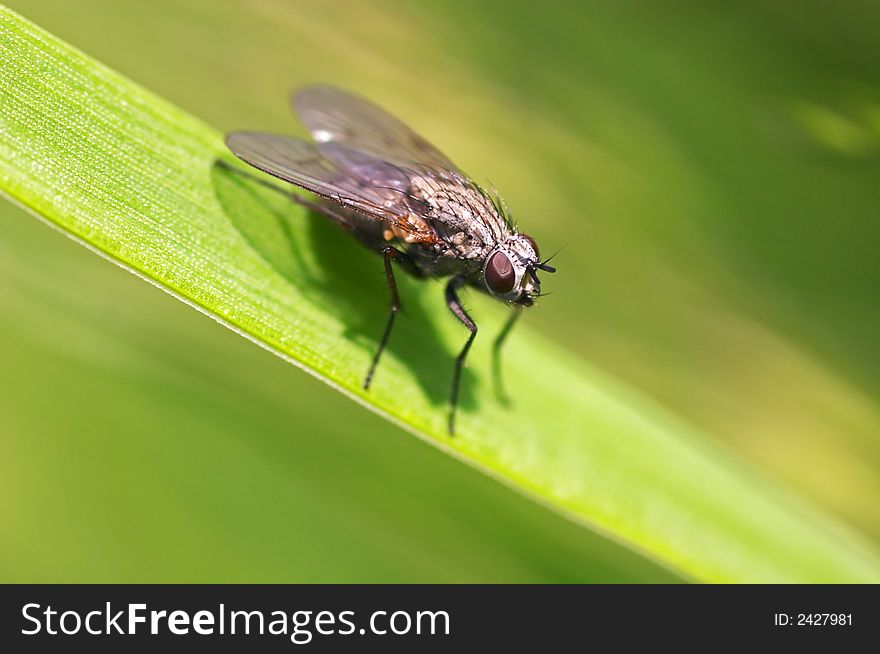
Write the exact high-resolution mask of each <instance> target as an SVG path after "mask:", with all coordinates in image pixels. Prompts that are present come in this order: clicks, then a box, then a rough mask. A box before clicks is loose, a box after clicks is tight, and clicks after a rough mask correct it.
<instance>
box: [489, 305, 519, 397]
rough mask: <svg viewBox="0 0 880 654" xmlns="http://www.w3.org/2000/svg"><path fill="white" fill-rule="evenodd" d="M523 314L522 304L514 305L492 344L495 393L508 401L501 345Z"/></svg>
mask: <svg viewBox="0 0 880 654" xmlns="http://www.w3.org/2000/svg"><path fill="white" fill-rule="evenodd" d="M521 314H522V306H520V305H516V306H514V307H513V311H512V312H511V314H510V317H509V318H508V319H507V322H505V323H504V327H502V328H501V331H500V332H498V336H496V337H495V342H494V343H493V344H492V379H493V381H494V383H495V394H496V395H497V396H498V397H499V399H500V400H501V401H502V402H508V401H509V399H508V397H507V393H505V392H504V384H503V383H502V382H503V380H502V378H501V346H502V345H504V342H505V341H506V340H507V336H508V334H510V331H511V330H512V329H513V326H514V325H515V324H516V321H517V320H518V319H519V317H520V315H521Z"/></svg>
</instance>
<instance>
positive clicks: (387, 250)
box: [364, 245, 401, 390]
mask: <svg viewBox="0 0 880 654" xmlns="http://www.w3.org/2000/svg"><path fill="white" fill-rule="evenodd" d="M382 254H383V255H384V256H385V281H387V282H388V291H389V292H390V293H391V314H390V315H389V316H388V322H387V323H386V324H385V331H384V332H382V340H380V341H379V349H378V350H376V354H375V355H374V356H373V361H372V363H370V370H369V371H368V372H367V378H366V379H365V380H364V390H367V389H369V388H370V382H371V381H373V373H375V372H376V366H377V365H378V364H379V357H381V356H382V352H383V351H384V350H385V346H386V345H387V344H388V338H389V337H390V336H391V328H392V327H393V326H394V319H395V318H396V317H397V312H398V311H400V296H399V295H398V294H397V282H396V281H395V280H394V269H393V268H392V267H391V261H392V260H393V259H396V258H397V257H399V256H401V254H400V252H398V251H397V250H396V249H394V248H393V247H391V246H390V245H386V246H385V247H384V248H382Z"/></svg>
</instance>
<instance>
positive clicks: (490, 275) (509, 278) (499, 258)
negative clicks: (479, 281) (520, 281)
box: [486, 252, 516, 295]
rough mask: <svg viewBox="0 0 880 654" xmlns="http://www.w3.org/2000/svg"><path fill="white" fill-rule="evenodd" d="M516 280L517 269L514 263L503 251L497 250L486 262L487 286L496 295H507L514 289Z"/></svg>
mask: <svg viewBox="0 0 880 654" xmlns="http://www.w3.org/2000/svg"><path fill="white" fill-rule="evenodd" d="M514 282H516V271H514V269H513V264H512V263H511V262H510V259H509V258H508V256H507V255H506V254H504V253H503V252H496V253H495V254H493V255H492V256H491V257H489V262H488V263H487V264H486V286H488V287H489V290H490V291H492V292H493V293H495V295H506V294H507V293H510V292H511V291H512V290H513V284H514Z"/></svg>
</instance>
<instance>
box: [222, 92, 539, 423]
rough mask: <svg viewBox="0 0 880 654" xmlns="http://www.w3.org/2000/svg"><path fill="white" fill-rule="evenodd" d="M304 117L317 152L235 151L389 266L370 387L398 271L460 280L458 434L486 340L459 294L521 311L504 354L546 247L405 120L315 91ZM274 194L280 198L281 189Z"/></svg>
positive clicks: (261, 142)
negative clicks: (465, 381) (463, 335)
mask: <svg viewBox="0 0 880 654" xmlns="http://www.w3.org/2000/svg"><path fill="white" fill-rule="evenodd" d="M292 104H293V109H294V111H295V113H296V114H297V116H299V118H300V121H301V122H302V123H303V125H304V126H305V127H306V129H308V131H309V132H310V133H311V135H312V138H313V139H314V141H313V142H309V141H305V140H302V139H298V138H294V137H290V136H282V135H276V134H267V133H263V132H233V133H231V134H229V135H228V136H227V137H226V144H227V145H228V146H229V149H230V150H231V151H232V152H233V154H235V155H236V156H237V157H239V158H240V159H242V160H243V161H245V162H247V163H248V164H250V165H251V166H253V167H255V168H258V169H259V170H262V171H264V172H266V173H269V174H270V175H273V176H275V177H278V178H279V179H282V180H284V181H286V182H289V183H291V184H295V185H296V186H299V187H301V188H303V189H305V190H307V191H310V192H311V193H314V194H315V195H317V196H319V197H320V198H321V200H320V201H318V202H312V201H310V200H307V199H305V198H303V197H302V196H300V195H298V194H294V193H291V194H289V195H290V196H291V197H292V199H293V200H294V201H296V202H298V203H300V204H303V205H305V206H308V207H309V208H311V209H313V210H315V211H317V212H320V213H322V214H324V215H326V216H328V217H329V218H331V219H332V220H334V221H335V222H337V223H339V224H340V225H341V226H342V227H344V228H345V229H347V230H349V231H350V232H351V233H352V235H354V236H355V237H356V238H357V239H358V240H359V241H360V242H361V243H362V244H363V245H364V246H366V247H368V248H369V249H371V250H374V251H376V252H378V253H381V254H382V255H383V256H384V260H385V276H386V280H387V282H388V288H389V291H390V294H391V313H390V315H389V317H388V321H387V323H386V325H385V330H384V331H383V333H382V337H381V339H380V341H379V346H378V348H377V350H376V353H375V355H374V356H373V360H372V362H371V364H370V367H369V370H368V372H367V375H366V378H365V380H364V388H365V389H366V388H369V386H370V382H371V381H372V379H373V375H374V373H375V370H376V366H377V364H378V363H379V359H380V357H381V355H382V352H383V350H384V349H385V346H386V344H387V343H388V339H389V337H390V336H391V330H392V327H393V326H394V320H395V318H396V316H397V313H398V311H399V309H400V306H401V305H400V298H399V297H398V292H397V284H396V283H395V280H394V269H393V266H392V262H395V263H397V264H398V265H399V266H400V267H402V268H403V270H405V271H406V272H407V273H409V274H411V275H413V276H416V277H421V278H424V277H449V278H451V279H450V280H449V281H448V283H447V285H446V303H447V305H448V306H449V309H450V310H451V311H452V313H453V314H454V315H455V316H456V318H458V319H459V320H460V321H461V322H462V323H463V324H464V325H465V327H467V328H468V330H469V332H470V334H469V336H468V339H467V341H466V342H465V344H464V347H463V348H462V350H461V352H460V353H459V355H458V357H457V358H456V360H455V367H454V370H453V377H452V391H451V397H450V411H449V433H450V434H452V433H454V428H455V409H456V406H457V404H458V390H459V382H460V378H461V370H462V366H463V365H464V362H465V358H466V357H467V353H468V350H470V347H471V344H472V343H473V341H474V338H475V337H476V334H477V325H476V324H475V323H474V321H473V320H472V319H471V317H470V316H469V315H468V313H467V311H465V309H464V307H463V306H462V304H461V302H460V301H459V298H458V290H459V289H460V288H461V287H463V286H465V285H467V286H471V287H473V288H477V289H479V290H480V291H483V292H485V293H488V294H489V295H491V296H492V297H495V298H497V299H499V300H501V301H503V302H506V303H508V304H509V305H511V306H512V307H513V309H514V312H513V313H512V314H511V317H510V319H509V320H508V323H507V324H506V325H505V328H504V329H503V330H502V332H501V333H500V335H499V337H498V339H497V340H496V343H495V352H496V356H497V352H498V348H499V347H500V345H501V342H502V341H503V340H504V338H505V337H506V335H507V333H508V332H509V331H510V328H511V327H512V325H513V323H514V321H515V320H516V318H517V316H518V315H519V313H520V309H521V308H522V307H528V306H532V305H533V304H534V302H535V300H536V298H537V297H539V296H540V294H541V283H540V280H539V279H538V271H539V270H542V271H546V272H555V270H554V268H553V267H551V266H549V265H547V262H546V261H541V260H540V258H539V254H538V246H537V244H536V243H535V241H534V240H533V239H532V238H531V237H529V236H527V235H526V234H523V233H520V232H518V231H517V229H516V227H515V226H514V224H513V222H512V221H511V220H510V218H509V215H508V213H507V210H506V208H505V206H504V205H503V203H502V202H501V201H500V199H498V198H497V196H496V197H494V198H493V197H492V196H491V195H489V193H487V192H486V191H485V190H484V189H482V188H481V187H480V186H479V185H478V184H476V183H475V182H474V181H472V180H471V179H470V178H468V177H467V176H466V175H465V174H464V173H462V172H461V171H460V170H459V169H458V168H457V167H456V166H455V165H454V164H453V163H452V162H451V161H450V160H449V159H448V158H447V157H446V156H445V155H444V154H442V153H441V152H440V151H439V150H437V149H436V148H435V147H434V146H433V145H431V144H430V143H428V142H427V141H426V140H425V139H423V138H422V137H421V136H419V135H418V134H416V133H415V132H414V131H412V130H411V129H410V128H409V127H407V126H406V125H404V124H403V123H402V122H401V121H400V120H398V119H397V118H395V117H394V116H392V115H391V114H389V113H387V112H386V111H384V110H382V109H380V108H379V107H377V106H376V105H374V104H372V103H370V102H367V101H366V100H363V99H361V98H359V97H357V96H355V95H352V94H350V93H348V92H346V91H343V90H341V89H338V88H334V87H331V86H309V87H306V88H304V89H302V90H300V91H298V92H297V93H295V94H294V95H293V98H292ZM270 186H271V188H273V189H276V190H280V189H278V187H276V186H274V185H270Z"/></svg>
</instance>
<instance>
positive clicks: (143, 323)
mask: <svg viewBox="0 0 880 654" xmlns="http://www.w3.org/2000/svg"><path fill="white" fill-rule="evenodd" d="M7 4H8V5H9V6H10V7H11V8H13V9H15V10H17V11H19V12H21V13H22V14H23V15H24V16H25V17H27V18H29V19H31V20H33V21H35V22H36V23H37V24H39V25H41V26H42V27H44V28H46V29H48V30H49V31H51V32H54V33H55V34H57V35H58V36H60V37H61V38H64V39H66V40H67V41H69V42H71V43H73V44H74V45H76V46H78V47H80V48H81V49H83V50H84V51H86V52H87V53H88V54H90V55H92V56H94V57H95V58H97V59H98V60H100V61H103V62H104V63H106V64H107V65H109V66H111V67H113V68H115V69H117V70H119V71H121V72H122V73H124V74H126V75H128V76H129V77H131V78H132V79H134V80H136V81H138V82H140V83H141V84H143V85H144V86H146V87H148V88H149V89H151V90H153V91H155V92H156V93H158V94H159V95H162V96H164V97H166V98H167V99H169V100H171V101H172V102H174V103H176V104H178V105H179V106H182V107H183V108H185V109H187V110H188V111H190V112H191V113H193V114H194V115H196V116H199V117H201V118H202V119H203V120H205V121H206V122H208V123H209V124H211V125H213V126H215V127H216V128H218V129H220V130H223V131H227V130H231V129H237V128H258V129H266V130H275V131H290V132H294V131H297V130H298V129H299V128H298V127H297V126H296V125H295V123H294V121H293V119H292V117H291V116H290V115H289V112H288V109H287V102H286V99H287V94H288V91H289V90H290V89H291V88H294V87H296V86H299V85H301V84H304V83H308V82H315V81H322V82H329V83H334V84H338V85H341V86H345V87H348V88H351V89H353V90H355V91H358V92H361V93H363V94H365V95H367V96H369V97H371V98H373V99H374V100H376V101H377V102H379V103H380V104H382V105H383V106H386V107H388V108H390V109H392V110H393V111H394V112H395V113H397V114H398V115H400V116H401V117H402V118H404V119H405V120H406V121H407V122H409V123H410V124H412V125H413V126H415V127H416V128H417V129H418V130H419V131H421V132H422V133H423V134H425V135H426V136H428V137H429V138H430V139H431V140H433V141H435V142H436V143H437V144H438V145H440V147H441V148H442V149H443V150H444V151H446V152H447V154H449V155H450V156H451V157H452V158H453V159H454V160H455V161H456V162H458V163H459V164H460V165H461V166H462V167H463V168H464V169H465V170H467V171H469V172H471V174H472V175H474V176H475V177H476V178H477V179H479V180H482V181H485V180H486V179H487V178H488V179H491V181H492V183H493V184H494V185H496V186H497V187H498V188H499V189H500V191H501V192H502V193H503V194H504V196H505V199H506V200H507V202H508V204H509V205H510V206H511V208H512V210H513V212H514V215H515V216H516V217H517V219H518V220H519V222H520V223H521V225H523V226H524V227H525V228H526V229H527V231H528V232H529V233H531V234H533V235H534V236H535V237H536V238H538V240H539V242H540V243H541V245H542V248H543V250H544V251H546V252H552V251H553V250H555V249H556V248H557V247H560V246H565V248H564V249H563V250H562V252H561V253H560V254H559V256H558V257H557V259H556V260H555V262H557V264H558V267H559V270H560V272H559V274H557V275H554V276H553V278H552V280H549V279H548V283H547V284H546V286H547V287H548V290H550V291H552V292H553V295H552V296H550V297H548V298H546V300H544V301H542V303H541V306H540V307H539V308H537V309H536V310H534V311H531V312H529V315H528V317H527V320H528V321H529V322H530V323H531V324H532V325H534V326H535V327H537V328H538V329H540V330H541V331H543V332H544V333H545V334H547V335H548V336H550V337H551V338H553V339H554V340H556V341H558V342H560V343H562V344H564V345H566V346H567V347H568V348H569V349H571V350H572V351H573V352H576V353H577V355H579V356H582V357H584V358H586V359H588V360H590V361H592V362H594V363H595V364H597V365H599V366H600V367H602V368H604V369H605V370H607V371H609V372H611V373H612V374H614V375H616V376H617V377H619V378H621V379H623V380H625V381H626V382H628V383H629V384H631V385H633V386H635V387H637V388H639V389H641V390H642V391H643V392H645V393H647V394H649V395H651V396H653V397H655V398H656V399H658V400H659V401H660V402H662V403H663V404H664V405H666V406H667V407H668V408H669V409H671V410H672V411H674V412H675V413H677V414H678V415H680V416H683V417H684V418H686V419H687V420H689V421H690V422H691V423H693V424H695V425H698V426H699V427H700V428H701V429H702V430H703V431H704V432H706V433H709V434H712V435H713V437H714V438H715V439H717V440H718V441H723V442H725V443H727V444H728V445H729V446H730V448H732V449H735V450H736V451H737V452H738V453H739V455H740V456H741V457H743V458H744V459H746V460H747V461H748V462H749V463H750V464H752V465H753V466H754V467H755V468H756V469H758V470H759V471H760V472H761V473H762V474H764V475H766V476H768V477H771V478H774V479H777V480H778V481H779V483H780V484H782V485H784V486H787V487H789V488H791V489H792V490H793V491H794V492H796V493H797V494H800V495H802V496H805V497H807V498H808V499H810V500H811V501H812V502H813V503H815V504H817V505H819V506H821V507H823V508H824V509H826V510H827V511H828V512H829V513H833V514H835V515H837V516H838V517H839V518H840V519H841V520H842V521H844V522H845V523H848V524H849V525H850V526H851V527H852V528H853V529H854V530H857V531H860V532H863V533H865V534H867V535H868V536H869V537H870V538H872V539H873V540H874V542H875V543H876V542H878V541H880V513H878V511H877V506H880V410H878V403H877V397H878V389H880V349H878V348H877V346H876V343H875V341H876V334H878V333H880V302H878V289H880V264H878V251H880V221H878V217H877V208H878V206H880V79H878V78H880V41H878V39H877V38H876V25H877V24H878V20H880V5H877V4H876V3H843V4H834V5H833V6H832V5H830V4H829V3H824V2H818V1H816V2H801V3H775V2H765V3H760V2H739V3H735V4H734V3H730V4H729V5H728V6H721V3H704V2H698V1H690V2H666V3H653V2H644V3H640V2H635V3H611V2H608V3H587V2H577V3H575V2H572V3H541V4H539V3H531V2H498V3H492V2H479V3H474V2H466V1H464V0H443V1H442V2H409V3H403V2H372V3H366V2H355V1H354V0H352V1H350V2H320V3H318V2H285V1H282V0H252V1H250V2H223V3H219V2H208V1H206V0H199V1H189V2H186V3H181V2H172V1H170V0H161V1H156V0H154V1H152V2H149V3H145V2H111V1H109V0H104V1H96V0H78V1H77V2H69V1H64V0H21V1H11V2H7ZM661 4H662V6H661ZM441 301H442V299H441V298H440V297H439V296H438V297H437V302H441ZM0 312H2V316H3V318H2V320H0V362H2V363H0V369H2V373H0V448H2V449H0V516H2V519H0V579H2V580H3V581H217V582H219V581H337V582H341V581H402V582H416V581H474V582H479V581H548V582H563V581H668V580H675V579H676V577H675V576H674V575H673V574H671V573H670V572H668V571H666V570H664V569H662V568H660V567H658V566H657V565H655V564H654V563H652V562H650V561H647V560H645V559H643V558H641V557H640V556H638V555H636V554H634V553H632V552H630V551H628V550H626V549H624V548H623V547H621V546H619V545H617V544H615V543H612V542H609V541H607V540H605V539H603V538H601V537H599V536H597V535H594V534H592V533H590V532H588V531H586V530H584V529H582V528H579V527H576V526H575V525H573V524H570V523H568V522H567V521H565V520H564V519H562V518H560V517H557V516H555V515H553V514H551V513H549V512H548V511H546V510H545V509H542V508H540V507H538V506H537V505H535V504H533V503H532V502H530V501H528V500H526V499H524V498H522V497H520V496H518V495H516V494H515V493H513V492H512V491H510V490H508V489H507V488H505V487H502V486H501V485H499V484H497V483H495V482H493V481H491V480H489V479H487V478H484V477H483V476H482V475H480V474H479V473H477V472H475V471H472V470H470V469H469V468H466V467H465V466H463V465H461V464H460V463H458V462H456V461H454V460H452V459H450V458H449V457H448V456H446V455H445V454H443V453H441V452H439V451H436V450H434V449H432V448H431V447H429V446H427V445H425V444H423V443H421V442H417V441H416V440H415V439H413V438H412V437H410V436H408V435H406V434H404V433H402V432H400V431H399V430H397V429H396V428H394V427H392V426H391V425H389V424H387V423H385V422H384V421H383V420H381V419H379V418H377V417H375V416H373V415H372V414H369V413H367V412H366V411H365V410H364V409H361V408H359V407H357V406H354V405H353V403H351V402H350V401H349V400H347V399H345V398H343V397H342V396H340V395H337V394H336V393H334V392H333V391H331V390H330V389H329V388H327V387H325V386H324V385H322V384H321V383H320V382H318V381H316V380H314V379H312V378H310V377H307V376H306V375H305V374H304V373H302V372H300V371H299V370H296V369H294V368H293V367H292V366H288V365H286V364H284V363H283V362H281V361H280V360H277V359H275V358H273V357H272V356H271V355H269V354H267V353H265V352H263V351H261V350H259V349H258V348H255V347H253V346H252V345H251V344H249V343H248V342H246V341H244V340H243V339H240V338H238V337H237V336H235V335H233V334H232V333H229V332H226V331H225V330H223V329H221V328H220V327H218V326H217V325H216V324H215V323H213V322H212V321H211V320H208V319H206V318H204V317H203V316H201V315H198V314H196V313H195V312H193V311H191V310H190V309H189V308H187V307H185V306H183V305H182V304H180V303H178V302H176V301H175V300H173V299H171V298H170V297H168V296H166V295H164V294H163V293H161V292H159V291H157V290H156V289H154V288H152V287H150V286H148V285H146V284H143V283H142V282H141V281H140V280H138V279H136V278H134V277H133V276H131V275H128V274H127V273H124V272H123V271H121V270H119V269H116V268H115V267H114V266H112V265H110V264H109V263H106V262H104V261H102V260H100V259H99V258H97V257H95V256H94V255H92V254H91V253H89V252H87V251H86V250H85V249H83V248H81V247H79V246H77V245H75V244H73V243H72V242H70V241H68V240H67V239H65V238H64V237H62V236H60V235H59V234H57V233H55V232H53V231H52V230H50V229H47V228H46V227H44V226H43V225H41V224H39V223H38V222H37V221H35V220H33V219H32V218H30V217H28V216H27V215H25V214H24V213H23V212H21V211H20V210H18V209H16V208H15V207H13V206H12V205H9V204H3V205H0ZM377 324H378V323H377ZM633 456H639V453H638V452H634V453H633Z"/></svg>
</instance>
